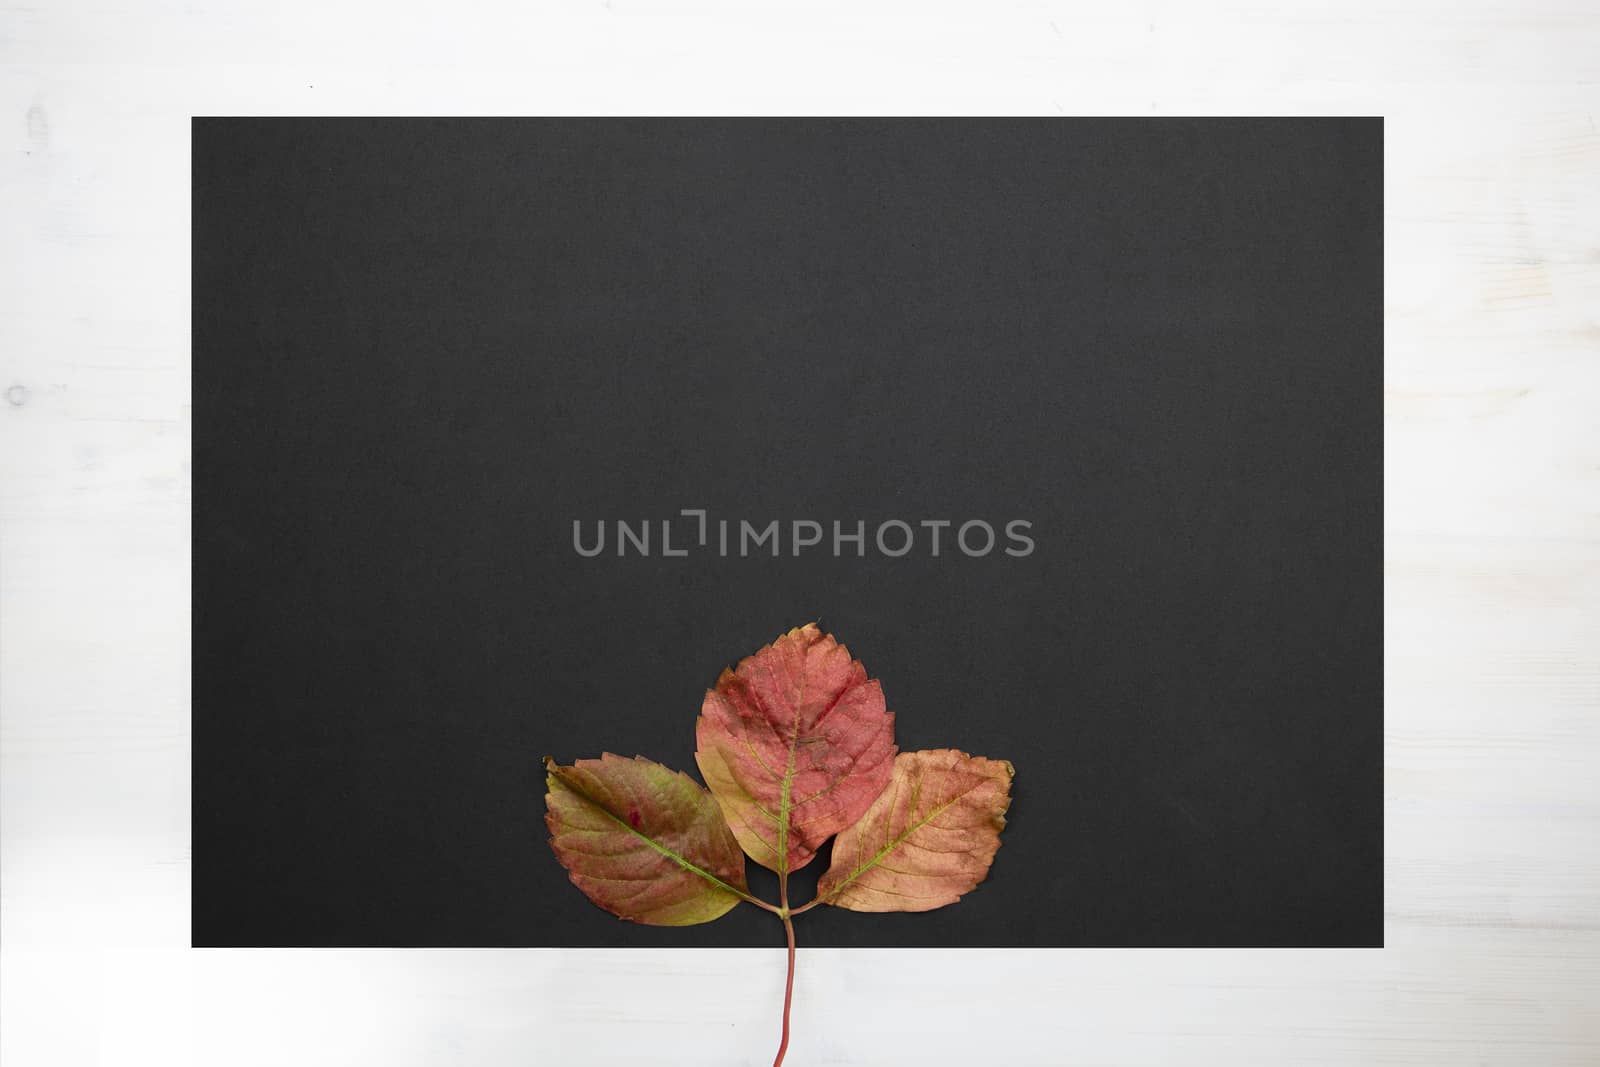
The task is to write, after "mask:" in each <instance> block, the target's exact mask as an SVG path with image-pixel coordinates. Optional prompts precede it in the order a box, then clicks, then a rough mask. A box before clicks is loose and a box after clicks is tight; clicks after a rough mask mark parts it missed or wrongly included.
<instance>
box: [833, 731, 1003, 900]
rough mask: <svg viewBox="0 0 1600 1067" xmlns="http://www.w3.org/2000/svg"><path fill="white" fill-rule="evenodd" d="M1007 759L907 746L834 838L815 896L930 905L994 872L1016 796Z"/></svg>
mask: <svg viewBox="0 0 1600 1067" xmlns="http://www.w3.org/2000/svg"><path fill="white" fill-rule="evenodd" d="M1014 773H1015V772H1014V770H1013V768H1012V766H1011V764H1010V762H1009V761H1007V760H992V759H984V758H983V757H982V756H969V755H967V754H966V753H965V752H958V751H956V750H955V749H951V748H941V749H934V750H931V751H927V752H902V753H900V755H899V756H898V757H897V758H896V759H895V761H894V778H893V780H892V781H891V782H890V783H889V788H888V789H887V790H885V791H884V793H883V795H882V796H880V797H879V798H878V800H877V802H876V803H874V804H873V805H872V807H871V809H870V810H868V811H867V813H866V814H865V815H864V816H863V817H862V818H861V821H860V822H858V823H857V824H856V825H854V826H852V827H850V828H849V829H847V830H845V831H844V832H843V833H841V834H840V835H839V839H838V840H837V841H835V842H834V843H833V863H832V865H831V866H830V867H829V868H828V871H827V873H826V874H824V875H823V876H822V880H821V881H820V882H819V883H818V884H817V899H818V900H819V901H821V902H822V903H824V904H832V905H834V906H835V907H840V908H848V909H850V910H851V911H931V910H932V909H934V908H941V907H943V906H944V905H946V904H953V903H955V902H956V901H957V900H960V899H961V897H962V896H963V895H964V894H966V893H970V892H971V891H972V890H973V888H974V887H976V886H977V884H978V883H979V882H981V881H983V880H984V878H985V877H987V876H988V873H989V865H990V863H992V862H993V861H994V855H995V852H996V851H997V850H998V849H999V848H1000V831H1001V830H1002V829H1004V828H1005V825H1006V809H1007V808H1008V807H1009V806H1010V804H1011V778H1012V775H1013V774H1014Z"/></svg>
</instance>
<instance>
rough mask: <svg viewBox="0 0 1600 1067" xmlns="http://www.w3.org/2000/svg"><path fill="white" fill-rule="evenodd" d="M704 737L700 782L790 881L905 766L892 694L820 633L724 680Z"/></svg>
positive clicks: (787, 641) (759, 857)
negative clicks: (890, 706) (899, 758)
mask: <svg viewBox="0 0 1600 1067" xmlns="http://www.w3.org/2000/svg"><path fill="white" fill-rule="evenodd" d="M695 736H696V739H697V741H698V743H699V748H698V751H697V752H696V753H695V759H696V761H697V762H698V763H699V765H700V773H701V775H702V776H704V778H705V780H706V785H708V786H709V787H710V788H711V792H712V794H713V795H714V796H715V797H716V798H717V801H718V803H720V804H721V805H722V810H723V812H724V813H725V814H726V816H727V819H728V825H729V826H731V827H732V829H733V834H734V836H735V837H737V838H738V839H739V844H740V845H742V846H744V850H745V852H746V853H747V854H748V855H749V856H750V858H751V859H753V860H755V861H756V862H757V863H759V864H761V865H762V866H763V867H767V868H769V869H771V870H774V871H777V872H779V874H787V873H788V872H789V871H792V870H795V869H797V868H799V867H803V866H805V865H806V863H808V862H809V861H810V860H811V858H812V856H814V855H815V854H816V851H817V849H819V848H820V847H822V845H823V843H824V842H825V841H827V839H828V838H830V837H832V836H833V835H835V834H837V833H838V832H839V831H841V830H843V829H845V828H846V827H848V826H850V825H851V824H853V823H854V822H855V821H856V820H857V819H859V818H860V817H861V815H862V813H863V812H865V811H866V810H867V808H868V806H870V805H871V804H872V802H873V801H874V800H876V799H877V797H878V795H879V794H880V793H882V792H883V790H884V787H885V786H886V785H887V784H888V782H889V776H890V773H891V771H892V769H893V763H894V754H895V745H894V715H893V714H891V713H890V712H888V711H887V710H886V709H885V707H884V702H883V690H882V688H881V687H880V686H879V685H878V683H877V681H875V680H870V679H868V678H867V672H866V669H865V668H864V667H862V666H861V664H860V663H859V662H858V661H856V660H854V659H852V658H851V657H850V652H849V650H848V649H846V648H845V647H844V646H843V645H841V644H839V642H837V641H835V640H834V639H833V638H832V637H830V636H829V635H827V634H825V633H823V632H822V631H821V630H819V629H817V627H816V626H815V625H811V624H807V625H805V626H802V627H800V628H799V629H795V630H790V631H789V632H788V633H786V634H784V635H783V636H782V637H780V638H778V639H777V640H776V641H774V642H772V644H770V645H768V646H767V647H765V648H763V649H761V650H760V651H759V652H757V653H756V654H755V655H753V656H750V657H748V658H746V659H744V660H742V661H740V663H739V665H738V666H737V667H735V668H734V669H733V670H724V671H723V672H722V677H720V678H719V679H718V680H717V685H716V688H714V689H712V690H710V691H708V692H707V693H706V696H705V701H704V702H703V704H702V705H701V709H700V719H699V721H698V722H697V723H696V727H695Z"/></svg>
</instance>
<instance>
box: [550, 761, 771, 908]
mask: <svg viewBox="0 0 1600 1067" xmlns="http://www.w3.org/2000/svg"><path fill="white" fill-rule="evenodd" d="M545 784H546V787H547V788H548V789H549V792H548V793H547V794H545V798H544V799H545V807H546V809H547V811H548V813H547V814H546V816H545V825H547V826H548V827H549V828H550V845H551V847H552V848H554V849H555V853H556V858H557V859H559V860H560V861H561V865H562V866H563V867H565V868H566V869H567V873H568V875H569V876H570V877H571V879H572V884H573V885H575V886H577V887H578V888H579V889H581V890H583V891H584V893H586V894H587V895H588V897H589V899H590V900H592V901H594V902H595V903H596V904H598V905H600V907H602V908H604V909H606V910H607V911H609V912H612V913H613V914H615V915H618V916H620V917H622V918H624V919H632V920H633V921H634V922H639V923H646V924H648V925H651V926H693V925H695V924H696V923H703V922H710V921H711V920H712V919H715V918H718V917H719V916H721V915H723V914H724V913H726V912H727V911H728V910H729V909H730V908H732V907H733V906H734V905H735V904H737V903H739V902H740V901H741V900H749V899H752V898H751V897H750V894H749V892H748V890H747V889H746V887H745V877H744V856H743V855H742V854H741V853H740V851H739V845H738V842H736V841H735V840H734V838H733V834H731V833H730V832H729V831H728V825H727V823H726V822H724V821H723V818H722V812H721V811H720V809H719V808H718V807H717V803H716V801H715V800H713V799H712V798H711V794H710V793H707V792H706V791H705V789H704V788H703V787H702V786H701V785H700V783H699V782H696V781H695V780H694V779H692V778H690V777H689V776H688V775H686V774H680V773H678V772H675V771H671V770H668V769H667V768H666V767H663V766H662V765H661V764H659V763H653V762H651V761H650V760H647V759H645V758H643V757H642V756H639V757H635V758H634V759H631V760H630V759H624V758H623V757H621V756H614V755H612V754H611V753H609V752H607V753H605V754H604V755H602V756H601V757H600V758H599V759H597V760H596V759H585V760H578V761H577V762H576V763H574V764H573V765H572V766H570V767H562V766H560V765H559V764H557V763H556V762H555V761H554V760H550V759H546V760H545Z"/></svg>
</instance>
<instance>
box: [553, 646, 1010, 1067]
mask: <svg viewBox="0 0 1600 1067" xmlns="http://www.w3.org/2000/svg"><path fill="white" fill-rule="evenodd" d="M695 738H696V741H697V742H698V749H697V751H696V752H695V760H696V762H697V763H698V764H699V765H700V773H701V775H703V776H704V777H705V780H706V785H707V786H709V787H710V791H709V792H708V791H707V790H706V789H705V788H704V787H702V786H701V785H700V783H698V782H696V781H695V780H694V779H692V778H690V777H689V776H687V775H684V774H678V773H676V772H674V771H670V770H668V769H667V768H665V767H663V766H661V764H659V763H652V762H651V761H649V760H647V759H645V758H644V757H643V756H636V757H634V758H633V759H631V760H629V759H623V758H622V757H621V756H614V755H612V754H611V753H609V752H607V753H605V754H604V755H602V756H601V757H600V758H599V759H597V760H578V761H577V762H576V763H574V764H573V765H572V766H570V767H563V766H561V765H559V764H557V763H556V762H555V761H554V760H550V759H546V760H545V774H546V777H545V782H546V785H547V787H548V789H549V792H548V793H546V794H545V806H546V808H547V809H548V814H547V815H546V816H545V822H546V824H547V825H548V826H549V827H550V845H551V847H552V848H554V849H555V853H556V858H557V859H559V860H560V861H561V864H562V866H564V867H566V869H567V873H568V874H569V875H570V876H571V878H572V882H573V884H574V885H576V886H577V887H578V888H579V889H581V890H583V891H584V893H586V894H588V897H589V899H590V900H592V901H594V902H595V903H596V904H598V905H599V906H600V907H602V908H605V909H606V910H607V911H609V912H612V913H613V914H616V915H620V916H621V917H622V918H624V919H632V920H633V921H634V922H640V923H648V924H651V925H656V926H691V925H693V924H695V923H703V922H710V921H711V920H712V919H715V918H717V917H719V916H721V915H723V914H725V913H726V912H727V911H728V910H729V909H730V908H732V907H733V906H734V905H735V904H737V903H739V902H740V901H744V902H746V903H749V904H753V905H755V906H756V907H758V908H762V909H764V910H766V911H769V912H771V913H772V914H773V915H775V916H777V918H778V920H779V921H780V922H782V923H783V930H784V935H785V939H786V940H787V942H788V959H789V970H788V977H787V979H786V980H785V982H784V989H783V1032H782V1038H781V1040H780V1042H779V1044H778V1055H777V1058H776V1059H775V1060H774V1061H773V1067H782V1065H783V1059H784V1056H785V1054H786V1053H787V1052H788V1049H789V1010H790V1006H791V1004H792V1002H793V998H794V964H795V937H794V919H795V917H796V916H799V915H801V914H803V913H804V912H807V911H810V910H811V909H812V908H814V907H816V906H817V905H819V904H832V905H834V906H835V907H840V908H848V909H850V910H852V911H929V910H931V909H933V908H938V907H943V906H944V905H946V904H951V903H954V902H955V901H957V900H959V899H961V896H962V894H964V893H968V892H971V891H972V889H973V887H975V886H976V885H977V884H978V883H979V882H981V881H983V880H984V878H985V877H987V876H988V873H989V866H990V864H991V863H992V862H993V861H994V856H995V852H996V851H997V850H998V849H999V848H1000V831H1001V830H1002V829H1004V827H1005V825H1006V818H1005V816H1006V809H1007V807H1009V806H1010V803H1011V778H1012V774H1013V771H1012V767H1011V764H1010V763H1009V762H1007V761H1005V760H992V759H985V758H983V757H981V756H969V755H967V754H966V753H965V752H958V751H956V750H955V749H949V748H942V749H933V750H930V751H926V752H901V753H899V755H898V756H897V755H896V749H895V744H894V716H893V715H892V714H890V713H889V711H888V710H887V709H886V708H885V706H884V703H883V690H882V689H881V688H880V687H879V685H878V683H877V682H876V681H874V680H872V679H869V678H868V677H867V672H866V668H864V667H862V666H861V664H860V663H859V662H857V661H856V660H854V659H852V658H851V656H850V652H849V650H848V649H846V648H845V647H844V646H843V645H841V644H840V643H839V642H837V641H835V640H834V639H833V638H832V637H830V636H829V635H827V634H825V633H823V632H822V631H821V630H819V629H818V628H817V627H816V626H815V625H806V626H802V627H800V628H798V629H795V630H790V631H789V632H788V633H786V634H784V635H783V636H781V637H779V638H778V639H777V640H776V641H774V642H772V644H770V645H768V646H766V647H765V648H763V649H761V650H760V651H759V652H757V653H756V654H755V655H753V656H749V657H747V658H745V659H743V660H741V661H740V662H739V665H738V666H737V667H735V668H734V669H732V670H725V671H723V672H722V676H721V677H720V678H718V679H717V684H716V687H715V688H713V689H711V690H710V691H708V692H707V693H706V696H705V700H704V702H703V703H702V704H701V708H700V718H699V719H698V720H697V721H696V723H695ZM835 835H837V837H836V838H835V840H834V845H833V863H832V866H831V867H830V868H829V869H828V871H827V872H826V873H825V874H824V875H823V876H822V880H821V882H820V883H819V884H818V886H817V895H816V897H815V898H814V899H812V900H811V901H810V903H808V904H805V905H804V906H802V907H798V908H791V907H790V906H789V872H791V871H793V870H796V869H797V868H800V867H803V866H804V865H805V864H806V863H807V862H809V861H810V860H811V859H812V857H813V856H815V855H816V852H817V849H819V848H820V847H822V845H824V844H825V843H826V842H827V841H828V839H829V838H830V837H835ZM741 848H742V849H743V852H741V851H740V850H741ZM745 854H748V855H749V856H750V857H751V858H752V859H754V860H755V861H756V862H757V863H760V864H761V865H762V866H764V867H769V868H771V869H772V870H774V871H776V872H777V873H778V903H777V904H776V905H774V904H770V903H768V902H767V901H765V900H761V899H759V898H757V897H754V896H752V895H751V894H750V891H749V889H748V888H747V886H746V884H745V866H744V857H745Z"/></svg>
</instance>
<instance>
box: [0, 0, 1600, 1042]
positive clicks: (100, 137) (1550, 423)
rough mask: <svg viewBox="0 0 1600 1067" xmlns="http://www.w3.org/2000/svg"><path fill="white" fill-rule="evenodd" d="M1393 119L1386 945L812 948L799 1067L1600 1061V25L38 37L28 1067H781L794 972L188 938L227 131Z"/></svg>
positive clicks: (636, 954) (32, 249)
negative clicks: (197, 543)
mask: <svg viewBox="0 0 1600 1067" xmlns="http://www.w3.org/2000/svg"><path fill="white" fill-rule="evenodd" d="M427 113H441V114H467V113H482V114H606V113H651V114H668V113H711V114H726V113H750V114H760V113H775V114H808V113H841V114H873V113H890V114H893V113H900V114H939V113H948V114H985V113H989V114H1042V115H1058V114H1130V115H1164V114H1184V113H1188V114H1229V113H1238V114H1253V113H1274V114H1276V113H1284V114H1289V113H1311V114H1382V115H1385V116H1387V120H1388V121H1387V143H1388V170H1387V179H1386V183H1385V187H1386V197H1387V201H1386V217H1387V227H1388V231H1387V232H1388V254H1387V369H1386V375H1385V400H1386V433H1387V441H1386V456H1387V459H1386V472H1385V474H1386V481H1385V495H1386V508H1387V535H1386V537H1387V539H1386V566H1387V601H1386V606H1385V619H1386V627H1387V630H1386V634H1387V648H1388V656H1387V667H1386V671H1387V693H1388V720H1387V722H1388V726H1387V735H1386V736H1387V741H1386V760H1387V857H1388V859H1387V865H1386V872H1387V874H1386V884H1387V922H1386V931H1387V933H1386V936H1387V940H1388V946H1389V947H1388V948H1386V949H1384V950H1382V951H1339V952H1299V951H1281V950H1280V951H1219V952H1165V951H1139V952H1114V951H1080V952H1074V951H1037V952H1021V953H1008V954H1006V955H1004V956H998V955H994V954H990V953H985V952H977V951H953V950H952V951H943V952H940V951H922V952H854V953H848V954H847V953H844V952H839V951H802V954H801V959H800V973H799V992H798V994H797V1003H796V1024H795V1025H796V1035H797V1036H796V1039H795V1043H794V1046H793V1049H792V1051H791V1056H790V1061H789V1062H790V1064H792V1065H794V1067H799V1065H803V1064H845V1063H848V1064H906V1063H913V1062H914V1063H919V1064H970V1063H973V1062H982V1063H992V1062H1003V1063H1017V1064H1048V1063H1074V1064H1228V1065H1237V1064H1241V1063H1250V1064H1273V1065H1299V1064H1385V1063H1396V1064H1422V1063H1438V1064H1451V1065H1458V1064H1531V1065H1545V1064H1580V1063H1584V1064H1595V1063H1600V784H1597V783H1600V429H1597V422H1600V395H1597V394H1600V388H1597V386H1600V128H1597V120H1596V115H1597V113H1600V4H1597V2H1596V0H1409V2H1405V3H1401V2H1398V0H1396V2H1392V3H1378V2H1374V0H1314V2H1299V0H1252V2H1234V3H1206V4H1187V3H1181V2H1173V3H1168V2H1165V0H1126V2H1116V0H1099V2H1093V3H1083V4H1067V3H1051V2H1039V3H1016V2H1010V0H977V2H972V3H941V2H936V0H915V2H912V0H905V2H896V3H872V2H870V0H806V2H793V3H786V4H769V3H763V2H760V0H728V2H721V0H661V2H649V0H564V2H539V0H500V2H497V3H489V4H483V3H472V2H459V3H452V4H437V5H435V4H416V3H407V2H384V3H380V2H378V0H360V2H357V3H338V2H330V0H289V2H287V3H271V2H269V0H251V2H242V3H229V2H226V0H182V2H180V0H149V2H144V3H137V2H130V0H5V6H3V7H0V272H3V273H0V508H3V511H0V538H3V540H0V715H3V730H0V835H3V853H0V943H3V946H4V948H3V950H0V966H3V969H4V973H3V975H0V998H3V999H0V1020H3V1021H0V1061H3V1062H4V1064H5V1067H46V1065H51V1067H53V1065H58V1064H59V1065H73V1067H76V1065H80V1064H106V1065H112V1064H115V1065H129V1064H132V1065H142V1064H161V1065H167V1064H186V1063H193V1064H205V1065H234V1064H242V1065H257V1064H259V1065H268V1064H270V1065H274V1067H276V1065H290V1064H295V1065H298V1064H307V1065H323V1064H329V1065H331V1064H340V1065H343V1064H352V1065H367V1064H371V1065H374V1067H380V1065H381V1067H408V1065H424V1064H427V1065H432V1064H470V1065H474V1067H490V1065H495V1067H498V1065H505V1064H539V1063H545V1062H555V1061H558V1060H562V1061H566V1062H577V1063H586V1064H632V1063H642V1062H647V1063H669V1064H688V1063H705V1064H766V1063H768V1062H770V1057H771V1052H772V1048H773V1046H774V1044H775V1039H776V1022H777V1020H776V1008H777V1001H778V998H779V994H780V990H781V983H782V961H781V954H780V950H779V949H777V948H774V949H773V950H772V951H771V952H765V951H743V952H732V951H724V952H719V951H705V952H694V951H688V952H660V951H613V952H576V951H498V952H496V951H427V952H422V951H394V952H377V951H346V952H314V951H229V952H224V951H189V950H186V949H185V948H184V947H183V946H184V945H185V944H186V943H187V940H188V866H189V851H188V826H189V816H188V810H189V792H188V761H189V737H188V699H189V683H188V678H189V653H188V626H189V614H188V573H189V564H188V561H189V550H188V529H189V509H190V498H189V441H190V426H191V412H190V407H189V387H188V373H189V353H188V348H189V345H188V315H189V298H188V184H187V183H188V128H189V124H188V117H189V116H190V115H192V114H427Z"/></svg>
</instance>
